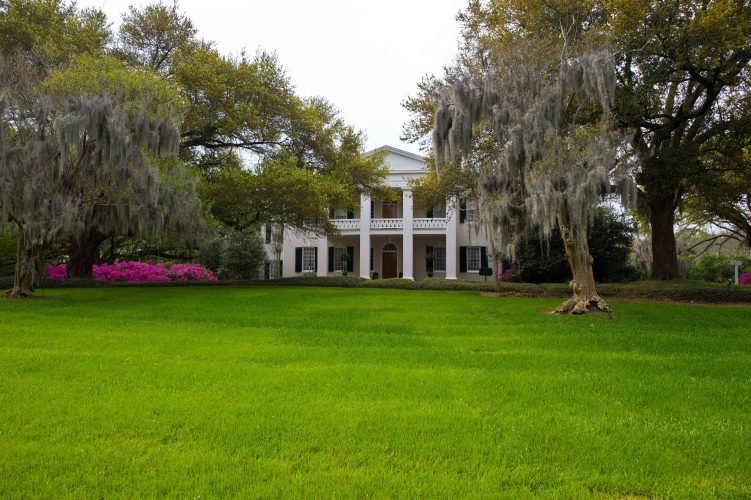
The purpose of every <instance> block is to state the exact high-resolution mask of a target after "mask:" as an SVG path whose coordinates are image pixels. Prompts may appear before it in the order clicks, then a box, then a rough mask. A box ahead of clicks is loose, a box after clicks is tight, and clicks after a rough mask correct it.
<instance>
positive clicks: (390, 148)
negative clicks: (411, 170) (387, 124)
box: [365, 145, 425, 163]
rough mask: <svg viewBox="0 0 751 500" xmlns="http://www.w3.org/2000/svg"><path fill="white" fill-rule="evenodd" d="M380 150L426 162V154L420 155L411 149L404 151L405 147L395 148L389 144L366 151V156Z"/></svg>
mask: <svg viewBox="0 0 751 500" xmlns="http://www.w3.org/2000/svg"><path fill="white" fill-rule="evenodd" d="M379 151H388V152H389V153H392V154H395V155H400V156H404V157H406V158H410V159H412V160H417V161H420V162H423V163H424V162H425V157H424V156H420V155H418V154H415V153H410V152H409V151H404V150H403V149H399V148H395V147H393V146H388V145H383V146H381V147H380V148H375V149H374V150H372V151H368V152H367V153H365V155H366V156H367V155H371V154H373V153H377V152H379Z"/></svg>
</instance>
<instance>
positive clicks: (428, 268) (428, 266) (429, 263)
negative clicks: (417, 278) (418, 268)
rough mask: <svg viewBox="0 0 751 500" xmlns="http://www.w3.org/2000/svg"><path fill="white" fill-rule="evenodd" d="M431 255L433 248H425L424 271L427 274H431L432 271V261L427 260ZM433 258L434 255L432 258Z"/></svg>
mask: <svg viewBox="0 0 751 500" xmlns="http://www.w3.org/2000/svg"><path fill="white" fill-rule="evenodd" d="M431 253H433V247H432V246H427V247H425V270H426V271H427V272H431V271H432V270H433V260H431V259H428V254H431ZM433 258H435V255H434V256H433Z"/></svg>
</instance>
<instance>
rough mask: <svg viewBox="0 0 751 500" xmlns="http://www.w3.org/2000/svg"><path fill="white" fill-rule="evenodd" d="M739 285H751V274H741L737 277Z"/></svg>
mask: <svg viewBox="0 0 751 500" xmlns="http://www.w3.org/2000/svg"><path fill="white" fill-rule="evenodd" d="M738 284H739V285H751V273H746V274H741V275H740V276H738Z"/></svg>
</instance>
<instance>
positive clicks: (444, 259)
mask: <svg viewBox="0 0 751 500" xmlns="http://www.w3.org/2000/svg"><path fill="white" fill-rule="evenodd" d="M384 150H385V151H386V152H387V157H386V164H387V166H388V169H389V172H388V176H387V178H386V184H387V185H388V186H391V187H393V188H394V189H399V190H401V197H400V198H401V200H400V201H398V202H395V203H386V202H383V201H380V200H371V199H370V197H369V196H367V195H362V196H361V199H360V213H359V214H354V213H352V212H348V211H347V210H343V209H337V210H332V212H331V216H332V222H333V223H334V225H335V226H336V227H337V228H338V229H339V230H340V234H338V235H336V236H332V237H328V238H326V237H317V236H314V235H309V234H300V233H296V232H295V231H292V230H288V229H285V234H284V238H283V246H282V254H281V260H282V276H283V277H285V278H286V277H292V276H299V275H302V274H308V273H315V274H316V275H318V276H338V275H341V274H342V273H343V271H346V272H347V273H349V274H352V275H354V276H360V277H362V278H396V277H403V278H407V279H415V280H418V281H419V280H423V279H425V278H426V277H428V273H429V272H432V273H433V276H436V277H445V278H447V279H457V278H460V279H483V277H482V276H480V269H481V268H487V267H488V266H489V264H490V265H491V266H493V267H495V265H494V264H495V263H494V262H489V261H492V260H493V259H488V255H489V253H490V250H489V248H488V247H487V246H486V243H487V242H486V240H485V238H484V237H483V235H481V234H480V232H479V231H477V229H476V227H475V224H473V223H472V220H473V219H474V215H475V212H476V205H473V204H472V203H466V202H459V203H448V204H446V205H444V206H440V207H435V208H434V209H432V210H423V209H420V208H419V207H414V206H413V203H412V191H411V187H410V185H409V183H408V180H409V179H414V178H418V177H420V176H421V175H424V173H425V159H424V158H423V157H422V156H419V155H416V154H413V153H409V152H407V151H402V150H399V149H396V148H393V147H390V146H383V147H380V148H378V149H377V150H376V151H384ZM447 206H448V211H447V209H446V207H447ZM447 212H448V213H447ZM356 215H359V216H358V217H355V216H356ZM265 235H266V243H267V244H268V243H270V237H271V235H270V231H266V232H265ZM267 252H268V255H269V258H270V259H271V260H273V258H272V250H271V245H270V244H268V245H267ZM342 254H347V255H348V258H347V257H342ZM431 257H432V258H431ZM266 272H267V276H268V273H269V270H268V268H267V271H266ZM272 274H276V273H272Z"/></svg>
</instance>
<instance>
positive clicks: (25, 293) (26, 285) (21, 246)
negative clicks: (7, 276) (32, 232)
mask: <svg viewBox="0 0 751 500" xmlns="http://www.w3.org/2000/svg"><path fill="white" fill-rule="evenodd" d="M33 291H34V245H33V243H32V241H31V238H30V237H29V235H28V234H26V232H25V231H23V230H22V231H20V232H19V236H18V251H17V252H16V271H15V275H14V277H13V288H11V289H10V290H8V291H7V292H6V294H5V295H6V297H10V298H12V299H27V298H30V297H31V296H32V293H33Z"/></svg>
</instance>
